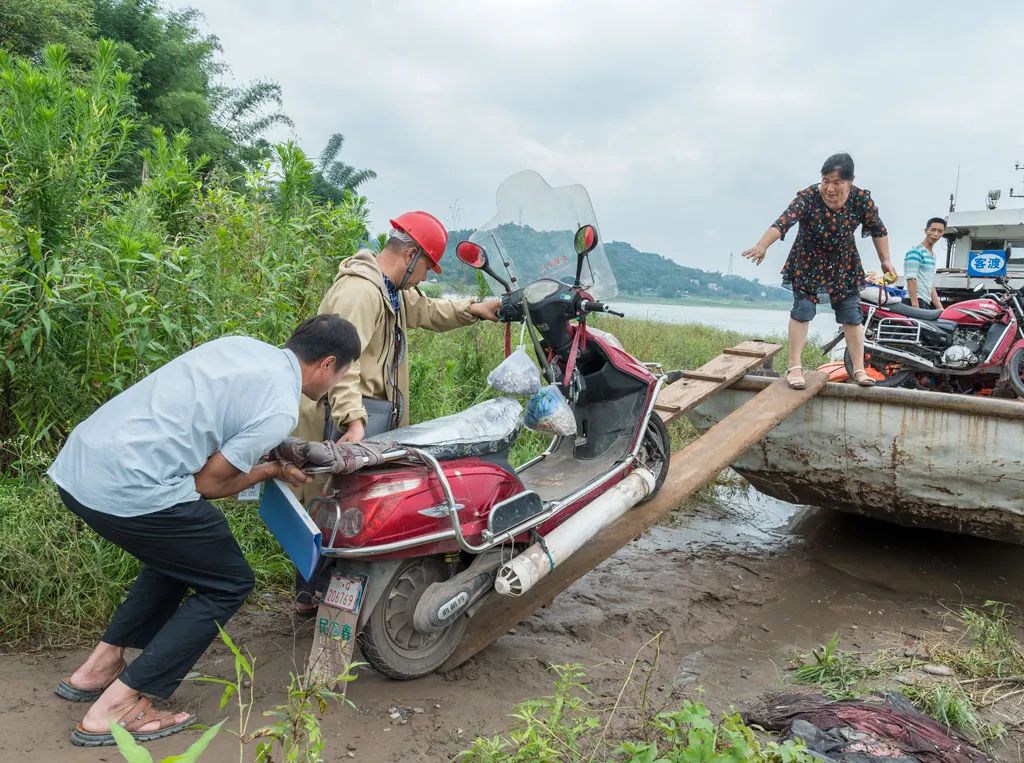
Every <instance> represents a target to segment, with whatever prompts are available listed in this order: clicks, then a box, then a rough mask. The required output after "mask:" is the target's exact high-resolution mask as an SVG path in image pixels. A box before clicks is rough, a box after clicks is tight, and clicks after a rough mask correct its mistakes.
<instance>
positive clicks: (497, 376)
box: [487, 322, 540, 396]
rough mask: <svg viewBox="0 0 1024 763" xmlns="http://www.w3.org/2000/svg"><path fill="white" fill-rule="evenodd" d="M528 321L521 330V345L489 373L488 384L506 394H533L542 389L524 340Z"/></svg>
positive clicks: (535, 367) (538, 375)
mask: <svg viewBox="0 0 1024 763" xmlns="http://www.w3.org/2000/svg"><path fill="white" fill-rule="evenodd" d="M525 336H526V323H525V322H524V323H523V327H522V329H521V330H520V332H519V346H518V347H516V349H515V350H514V351H513V352H512V353H510V354H509V356H508V357H507V358H505V359H504V360H503V361H501V363H499V364H498V365H497V366H495V368H494V370H493V371H491V372H490V373H489V374H487V384H488V385H490V386H491V387H492V388H494V389H496V390H498V392H502V393H504V394H506V395H524V396H525V395H533V394H536V393H537V392H539V391H540V373H539V372H538V371H537V366H535V365H534V364H533V361H532V360H530V356H529V355H528V354H527V352H526V346H525V345H524V344H523V340H524V338H525Z"/></svg>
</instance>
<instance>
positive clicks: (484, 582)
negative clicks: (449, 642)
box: [412, 549, 501, 633]
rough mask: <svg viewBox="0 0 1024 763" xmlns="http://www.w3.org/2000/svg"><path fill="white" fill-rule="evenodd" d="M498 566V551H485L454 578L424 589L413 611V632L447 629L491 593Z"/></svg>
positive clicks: (499, 550)
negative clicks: (481, 598) (488, 592)
mask: <svg viewBox="0 0 1024 763" xmlns="http://www.w3.org/2000/svg"><path fill="white" fill-rule="evenodd" d="M500 566H501V549H493V550H491V551H486V552H484V553H482V554H480V555H479V556H477V557H476V558H475V559H474V560H473V561H472V563H471V564H470V565H469V566H468V567H467V568H466V569H464V570H463V571H462V572H460V573H459V574H458V575H456V576H455V577H453V578H451V579H449V580H445V581H443V582H440V583H434V584H433V585H431V586H430V587H428V588H427V590H426V591H424V592H423V595H422V596H420V600H419V601H418V602H416V609H414V610H413V613H412V626H413V628H415V629H416V630H418V631H421V632H423V633H433V632H435V631H439V630H443V629H444V628H446V627H448V626H449V625H451V624H452V623H453V622H454V621H455V619H456V618H458V617H459V616H460V615H462V614H463V613H464V612H465V611H466V610H467V609H469V608H470V607H471V606H472V605H473V604H474V603H475V602H477V601H479V600H480V597H482V596H483V595H484V594H485V593H486V592H487V591H489V590H490V589H491V586H493V585H494V571H495V570H497V569H498V567H500Z"/></svg>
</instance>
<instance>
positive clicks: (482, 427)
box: [373, 397, 523, 461]
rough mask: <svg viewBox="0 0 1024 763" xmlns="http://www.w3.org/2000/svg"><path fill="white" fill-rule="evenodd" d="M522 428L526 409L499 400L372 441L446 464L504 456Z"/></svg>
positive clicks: (512, 401) (513, 401)
mask: <svg viewBox="0 0 1024 763" xmlns="http://www.w3.org/2000/svg"><path fill="white" fill-rule="evenodd" d="M522 428H523V406H522V405H521V404H520V403H519V401H518V400H514V399H513V398H511V397H499V398H495V399H494V400H487V401H485V402H483V403H478V404H476V405H474V406H472V407H470V408H467V409H466V410H464V411H462V412H461V413H455V414H452V415H451V416H442V417H441V418H437V419H431V420H430V421H424V422H423V423H421V424H413V425H412V426H410V427H402V428H401V429H393V430H391V431H390V432H384V433H383V434H380V435H377V436H375V437H374V438H373V440H374V441H376V442H383V443H391V442H393V443H397V444H398V445H405V446H408V447H412V448H419V449H420V450H424V451H426V452H427V453H429V454H430V455H432V456H433V457H434V458H436V459H438V460H441V461H444V460H449V459H453V458H468V457H471V456H488V455H492V454H495V453H503V452H504V451H506V450H508V449H509V448H510V447H511V446H512V443H513V442H515V440H516V438H517V437H518V436H519V432H520V431H521V430H522Z"/></svg>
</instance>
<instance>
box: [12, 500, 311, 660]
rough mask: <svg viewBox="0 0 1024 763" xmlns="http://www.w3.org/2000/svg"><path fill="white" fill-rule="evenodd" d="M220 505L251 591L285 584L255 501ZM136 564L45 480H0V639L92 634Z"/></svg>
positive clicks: (45, 641)
mask: <svg viewBox="0 0 1024 763" xmlns="http://www.w3.org/2000/svg"><path fill="white" fill-rule="evenodd" d="M223 505H224V507H225V509H226V512H225V513H226V515H227V517H228V522H229V524H230V525H231V528H232V531H233V532H234V534H235V537H236V538H238V541H239V544H240V545H241V547H242V550H243V552H244V553H245V555H246V558H247V559H248V560H249V563H250V564H251V565H252V567H253V570H254V571H255V573H256V586H257V591H262V592H265V591H268V590H284V589H286V588H287V587H288V586H290V585H291V584H292V581H293V580H294V578H293V575H294V573H293V572H292V567H291V563H290V562H289V561H288V558H287V557H286V556H285V555H284V552H282V551H281V548H280V546H278V544H277V541H276V540H275V539H274V537H273V536H272V535H271V534H270V532H269V531H268V530H267V529H266V527H265V526H264V524H263V522H262V520H260V518H259V517H258V516H257V514H256V504H253V503H244V504H240V503H236V502H234V501H225V502H223ZM137 571H138V563H137V562H136V561H135V559H133V558H132V557H131V556H129V555H128V554H127V553H125V552H124V551H122V550H121V549H120V548H118V547H116V546H114V545H112V544H110V543H107V542H106V541H104V540H102V539H101V538H100V537H99V536H97V535H96V534H95V533H94V532H93V531H92V530H90V529H89V528H88V527H87V526H86V525H85V524H84V523H83V522H82V521H81V520H80V519H78V518H77V517H76V516H75V515H74V514H72V513H71V512H70V511H68V510H67V509H66V508H65V507H64V504H63V503H61V501H60V498H59V497H58V496H57V491H56V489H55V488H54V487H53V485H52V483H50V482H49V481H45V480H44V481H40V482H38V483H35V484H33V483H25V482H21V483H14V482H6V483H0V647H3V648H6V649H10V648H52V647H68V646H77V645H82V644H88V643H90V642H94V641H95V640H96V639H97V638H98V636H99V635H100V633H101V632H102V629H103V627H104V626H105V625H106V622H107V620H108V619H109V618H110V616H111V615H112V614H113V612H114V609H115V608H116V607H117V605H118V604H120V603H121V600H122V599H123V598H124V595H125V593H126V592H127V590H128V587H129V586H130V585H131V583H132V581H133V580H134V579H135V575H136V573H137Z"/></svg>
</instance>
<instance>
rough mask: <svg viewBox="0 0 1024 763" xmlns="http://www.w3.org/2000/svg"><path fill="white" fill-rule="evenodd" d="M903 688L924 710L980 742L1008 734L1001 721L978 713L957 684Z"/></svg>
mask: <svg viewBox="0 0 1024 763" xmlns="http://www.w3.org/2000/svg"><path fill="white" fill-rule="evenodd" d="M900 691H901V692H902V693H903V695H904V696H905V697H906V698H907V699H909V700H910V701H911V702H913V703H914V706H915V707H916V708H917V709H918V710H920V711H921V712H922V713H925V714H926V715H930V716H931V717H932V718H934V719H935V720H937V721H938V722H939V723H941V724H942V725H943V726H945V727H946V728H950V729H956V730H957V731H960V732H961V733H963V734H966V735H967V736H968V737H970V738H971V739H973V740H975V741H977V742H979V743H981V744H984V745H990V744H992V743H993V742H997V741H999V740H1000V739H1002V738H1003V737H1004V736H1006V728H1005V727H1004V726H1003V725H1002V724H1000V723H987V722H985V721H983V720H982V719H981V718H980V717H978V711H977V709H976V708H975V706H974V702H973V701H972V700H971V697H970V696H969V695H968V693H967V692H966V691H964V689H963V688H962V687H961V686H959V685H958V684H943V683H930V684H923V685H921V686H904V687H903V688H902V689H900Z"/></svg>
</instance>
